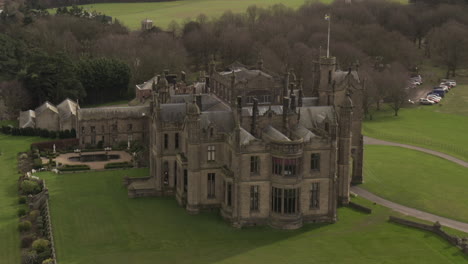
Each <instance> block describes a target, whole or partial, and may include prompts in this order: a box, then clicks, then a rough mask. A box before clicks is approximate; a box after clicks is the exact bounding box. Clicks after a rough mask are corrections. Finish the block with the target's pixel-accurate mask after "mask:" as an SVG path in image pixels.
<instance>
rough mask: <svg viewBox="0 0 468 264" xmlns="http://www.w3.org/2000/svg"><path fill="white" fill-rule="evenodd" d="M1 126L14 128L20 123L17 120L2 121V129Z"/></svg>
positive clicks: (0, 124) (0, 121)
mask: <svg viewBox="0 0 468 264" xmlns="http://www.w3.org/2000/svg"><path fill="white" fill-rule="evenodd" d="M1 126H14V127H18V121H17V120H0V127H1Z"/></svg>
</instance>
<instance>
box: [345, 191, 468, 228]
mask: <svg viewBox="0 0 468 264" xmlns="http://www.w3.org/2000/svg"><path fill="white" fill-rule="evenodd" d="M351 191H352V192H354V193H356V194H357V195H359V196H361V197H363V198H365V199H367V200H369V201H372V202H374V203H377V204H380V205H383V206H385V207H388V208H390V209H393V210H395V211H397V212H400V213H402V214H404V215H409V216H413V217H416V218H419V219H422V220H426V221H430V222H436V221H439V223H440V224H441V225H444V226H448V227H450V228H453V229H457V230H460V231H462V232H466V233H468V223H464V222H460V221H455V220H452V219H449V218H445V217H442V216H438V215H434V214H430V213H426V212H423V211H420V210H417V209H414V208H411V207H406V206H404V205H401V204H397V203H394V202H391V201H388V200H385V199H384V198H382V197H379V196H377V195H375V194H373V193H371V192H369V191H367V190H364V189H362V188H361V187H358V186H352V187H351Z"/></svg>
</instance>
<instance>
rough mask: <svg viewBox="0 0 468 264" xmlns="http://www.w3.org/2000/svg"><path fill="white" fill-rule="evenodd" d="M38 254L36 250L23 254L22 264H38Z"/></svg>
mask: <svg viewBox="0 0 468 264" xmlns="http://www.w3.org/2000/svg"><path fill="white" fill-rule="evenodd" d="M36 263H37V253H36V251H34V250H31V251H29V252H24V253H23V254H21V264H36Z"/></svg>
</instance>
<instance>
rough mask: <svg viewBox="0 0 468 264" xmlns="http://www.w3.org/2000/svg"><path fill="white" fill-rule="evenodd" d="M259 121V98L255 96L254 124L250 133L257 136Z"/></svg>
mask: <svg viewBox="0 0 468 264" xmlns="http://www.w3.org/2000/svg"><path fill="white" fill-rule="evenodd" d="M257 122H258V100H257V98H253V106H252V124H251V126H250V127H251V129H250V133H251V134H252V136H254V137H255V136H257Z"/></svg>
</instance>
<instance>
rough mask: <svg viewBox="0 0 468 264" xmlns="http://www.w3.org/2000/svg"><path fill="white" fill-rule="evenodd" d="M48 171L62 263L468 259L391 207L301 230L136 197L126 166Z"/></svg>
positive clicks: (346, 213) (343, 214)
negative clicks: (235, 224)
mask: <svg viewBox="0 0 468 264" xmlns="http://www.w3.org/2000/svg"><path fill="white" fill-rule="evenodd" d="M128 173H132V174H135V175H141V176H143V175H146V174H147V170H125V171H111V172H92V173H79V174H78V173H77V174H67V175H55V174H50V173H43V174H41V175H40V176H42V177H43V178H45V179H46V181H47V186H48V188H49V192H50V199H51V202H50V204H51V213H52V221H53V226H54V235H55V242H56V247H57V254H58V259H59V263H61V264H71V263H73V264H80V263H95V264H97V263H106V264H107V263H115V264H119V263H139V264H146V263H148V264H149V263H151V264H153V263H182V264H183V263H465V262H466V261H467V260H468V258H467V257H466V256H462V254H461V252H460V250H459V249H457V248H454V247H452V246H450V245H449V244H448V243H446V242H445V241H443V240H441V239H440V238H438V237H436V236H434V235H431V234H429V233H426V232H422V231H417V230H414V229H411V228H406V227H402V226H400V225H396V224H391V223H388V222H387V221H386V220H387V218H388V215H389V214H390V211H389V210H388V209H386V208H383V207H380V206H377V205H373V204H371V203H370V202H368V201H365V200H362V199H359V198H358V199H357V201H359V202H360V203H364V204H366V205H367V206H372V207H373V209H374V213H373V214H372V215H365V214H362V213H359V212H356V211H354V210H351V209H348V208H341V209H339V221H338V222H337V223H336V224H328V225H326V224H322V225H319V224H311V225H306V226H305V227H303V228H302V229H299V230H295V231H284V230H275V229H271V228H269V227H256V228H245V229H235V228H232V227H230V226H229V224H227V223H226V222H224V221H223V220H222V219H221V218H220V217H219V216H218V215H217V214H216V213H202V214H200V215H196V216H191V215H188V214H187V213H186V212H185V210H184V209H183V208H181V207H179V206H178V205H177V204H176V202H175V200H174V199H173V198H139V199H129V198H127V193H126V190H125V188H124V187H123V186H122V177H123V175H125V174H128Z"/></svg>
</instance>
